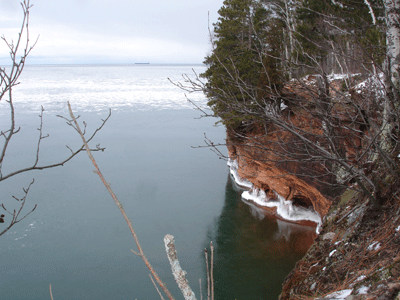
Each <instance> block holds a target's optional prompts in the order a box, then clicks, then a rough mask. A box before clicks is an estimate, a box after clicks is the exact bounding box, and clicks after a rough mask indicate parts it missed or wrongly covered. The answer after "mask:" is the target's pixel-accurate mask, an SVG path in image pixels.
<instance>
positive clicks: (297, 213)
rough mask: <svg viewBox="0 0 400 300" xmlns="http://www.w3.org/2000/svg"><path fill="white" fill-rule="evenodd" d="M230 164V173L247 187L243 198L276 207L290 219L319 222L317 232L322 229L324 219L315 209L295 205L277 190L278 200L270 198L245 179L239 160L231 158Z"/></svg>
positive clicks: (238, 182) (280, 214) (281, 214)
mask: <svg viewBox="0 0 400 300" xmlns="http://www.w3.org/2000/svg"><path fill="white" fill-rule="evenodd" d="M228 166H229V167H230V173H231V175H232V177H233V178H234V180H235V181H236V183H237V184H238V185H240V186H243V187H246V188H248V189H249V190H246V191H244V192H243V193H242V198H244V199H245V200H248V201H253V202H254V203H256V204H258V205H260V206H267V207H276V212H277V214H278V215H279V216H280V217H281V218H283V219H285V220H288V221H312V222H315V223H317V224H318V226H317V233H319V231H320V226H321V224H322V220H321V217H320V215H319V214H318V213H317V212H316V211H314V210H313V209H307V208H303V207H299V206H295V205H293V202H292V201H291V200H286V199H285V198H284V197H282V196H281V195H279V194H278V193H276V192H275V194H276V198H277V199H278V200H277V201H276V200H272V199H269V198H268V197H267V195H266V193H265V191H263V190H260V189H256V188H254V186H253V184H252V183H251V182H249V181H248V180H246V179H243V178H241V177H240V176H239V174H238V171H237V170H238V167H239V165H238V162H237V160H229V161H228Z"/></svg>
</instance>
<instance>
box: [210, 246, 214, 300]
mask: <svg viewBox="0 0 400 300" xmlns="http://www.w3.org/2000/svg"><path fill="white" fill-rule="evenodd" d="M210 248H211V272H210V273H211V300H214V245H213V243H212V242H210Z"/></svg>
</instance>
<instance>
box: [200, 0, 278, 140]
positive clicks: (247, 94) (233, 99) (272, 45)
mask: <svg viewBox="0 0 400 300" xmlns="http://www.w3.org/2000/svg"><path fill="white" fill-rule="evenodd" d="M263 2H265V1H263ZM219 14H220V17H219V19H218V22H217V23H216V24H214V33H215V37H214V38H215V39H214V41H213V51H212V53H211V55H209V56H208V57H206V60H205V62H204V63H205V64H206V65H207V66H208V69H207V71H206V72H205V73H203V74H202V77H204V78H206V79H207V80H208V82H207V84H206V90H205V93H206V96H207V97H208V100H209V101H208V105H209V106H210V107H211V108H212V109H213V111H214V113H215V115H216V116H218V117H221V118H222V122H223V123H224V124H225V125H226V126H227V129H228V130H234V131H237V132H238V131H239V132H243V131H245V130H247V128H251V125H252V123H253V121H254V120H253V119H252V118H250V117H249V116H248V115H243V114H242V113H239V112H237V111H236V109H235V107H236V106H240V107H241V108H242V107H243V105H245V106H246V107H247V108H248V109H249V110H252V111H254V110H260V109H261V110H262V109H264V106H265V101H266V98H267V96H268V97H269V96H270V95H271V94H275V93H277V92H278V91H280V89H281V88H282V86H283V84H282V82H283V77H282V76H281V73H280V70H281V69H282V68H281V66H280V64H281V59H280V56H281V53H282V36H281V33H282V30H281V26H282V24H280V23H279V22H277V19H276V14H274V13H273V12H272V11H271V6H268V5H265V3H262V2H260V1H254V0H226V1H224V5H223V7H222V8H221V9H220V10H219ZM278 94H279V92H278ZM235 103H236V104H237V105H235Z"/></svg>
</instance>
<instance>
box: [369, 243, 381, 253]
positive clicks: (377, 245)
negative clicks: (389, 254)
mask: <svg viewBox="0 0 400 300" xmlns="http://www.w3.org/2000/svg"><path fill="white" fill-rule="evenodd" d="M379 249H381V243H379V242H373V243H372V244H371V245H369V246H368V250H375V251H376V250H379Z"/></svg>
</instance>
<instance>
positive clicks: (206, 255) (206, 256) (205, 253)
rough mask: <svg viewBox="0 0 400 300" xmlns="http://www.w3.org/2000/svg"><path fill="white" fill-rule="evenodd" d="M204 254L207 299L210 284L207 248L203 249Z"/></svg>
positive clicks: (208, 298) (208, 299) (209, 292)
mask: <svg viewBox="0 0 400 300" xmlns="http://www.w3.org/2000/svg"><path fill="white" fill-rule="evenodd" d="M204 256H205V259H206V268H207V300H210V295H211V284H210V270H209V266H208V254H207V249H204Z"/></svg>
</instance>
